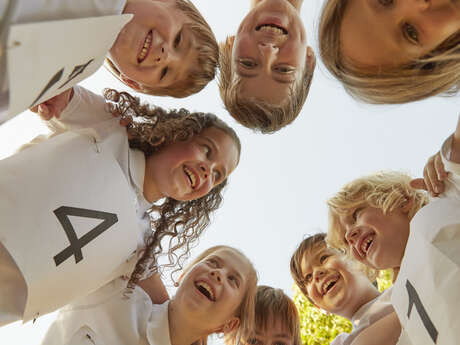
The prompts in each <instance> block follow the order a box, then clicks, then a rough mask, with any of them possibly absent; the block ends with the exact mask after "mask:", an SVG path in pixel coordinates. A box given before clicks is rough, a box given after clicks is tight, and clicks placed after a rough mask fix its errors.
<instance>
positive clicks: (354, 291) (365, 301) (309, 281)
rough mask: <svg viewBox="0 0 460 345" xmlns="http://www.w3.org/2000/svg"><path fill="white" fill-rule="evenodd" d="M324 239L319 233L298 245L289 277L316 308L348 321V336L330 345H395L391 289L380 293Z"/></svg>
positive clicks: (396, 330) (396, 335)
mask: <svg viewBox="0 0 460 345" xmlns="http://www.w3.org/2000/svg"><path fill="white" fill-rule="evenodd" d="M325 238H326V234H324V233H319V234H316V235H313V236H310V237H308V238H306V239H304V240H303V241H302V242H301V243H300V244H299V246H298V247H297V249H296V250H295V252H294V254H293V255H292V258H291V275H292V278H293V279H294V281H295V283H296V285H297V286H298V287H299V289H300V290H301V291H302V293H303V294H304V295H305V297H306V298H307V299H308V300H309V301H310V302H311V303H313V304H314V305H315V306H316V307H318V308H321V309H323V310H325V311H327V312H330V313H334V314H337V315H340V316H343V317H345V318H347V319H349V320H351V322H352V325H353V331H352V332H351V334H348V333H342V334H339V335H338V336H337V337H336V338H335V339H334V341H333V342H332V343H331V345H350V344H353V345H365V344H373V345H377V344H382V345H383V344H385V345H388V344H396V343H397V341H398V338H399V336H400V333H401V327H400V325H399V321H398V318H397V316H396V313H395V312H394V309H393V307H392V305H391V303H390V300H389V299H390V296H391V289H389V290H387V291H385V292H384V293H382V294H379V292H378V291H377V289H376V288H375V286H374V285H373V284H372V283H371V281H370V280H369V277H368V276H367V275H366V274H365V273H364V272H363V271H362V270H361V269H360V267H359V264H357V263H356V262H353V260H351V259H350V258H347V257H346V256H345V255H344V254H343V253H341V252H339V251H337V250H335V249H331V248H328V246H327V244H326V241H325ZM403 343H404V344H406V343H405V342H399V343H398V344H403Z"/></svg>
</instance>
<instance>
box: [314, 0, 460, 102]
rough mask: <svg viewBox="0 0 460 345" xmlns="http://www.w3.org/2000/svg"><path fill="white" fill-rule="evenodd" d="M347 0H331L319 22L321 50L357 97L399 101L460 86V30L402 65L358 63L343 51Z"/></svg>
mask: <svg viewBox="0 0 460 345" xmlns="http://www.w3.org/2000/svg"><path fill="white" fill-rule="evenodd" d="M346 5H347V1H346V0H328V1H326V3H325V4H324V7H323V9H322V13H321V19H320V25H319V51H320V55H321V58H322V61H323V63H324V65H325V66H326V68H327V69H328V70H329V72H330V73H331V74H332V75H333V76H334V77H335V78H337V79H338V80H339V81H340V82H341V83H342V84H343V86H344V88H345V90H346V91H347V92H348V93H349V94H350V95H351V96H352V97H353V98H355V99H357V100H360V101H363V102H367V103H373V104H399V103H407V102H413V101H417V100H421V99H424V98H427V97H430V96H434V95H437V94H443V95H454V94H456V93H458V92H459V90H460V44H459V43H460V32H456V33H455V34H453V35H452V36H450V37H449V38H447V39H446V40H445V41H444V42H442V43H441V44H440V45H438V46H437V47H436V48H435V49H433V50H432V51H431V52H430V53H428V54H427V55H425V56H422V57H420V58H418V59H417V60H415V61H411V62H409V63H406V64H404V65H401V66H396V67H380V68H379V69H378V70H376V69H373V70H370V69H366V68H363V67H359V66H355V65H353V63H352V62H351V61H349V60H347V59H345V58H344V57H343V56H342V54H341V52H340V46H341V44H340V28H341V23H342V19H343V14H344V12H345V9H346Z"/></svg>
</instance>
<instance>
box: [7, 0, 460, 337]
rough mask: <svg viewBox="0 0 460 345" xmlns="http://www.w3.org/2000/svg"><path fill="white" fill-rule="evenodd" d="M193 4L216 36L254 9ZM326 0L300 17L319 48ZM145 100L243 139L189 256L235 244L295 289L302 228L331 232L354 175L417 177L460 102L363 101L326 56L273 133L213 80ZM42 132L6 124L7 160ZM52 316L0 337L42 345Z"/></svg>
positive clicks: (22, 120)
mask: <svg viewBox="0 0 460 345" xmlns="http://www.w3.org/2000/svg"><path fill="white" fill-rule="evenodd" d="M194 3H195V4H196V5H197V7H198V8H199V9H200V10H201V12H202V13H203V15H204V16H205V17H206V19H207V20H208V22H209V23H210V25H211V27H212V28H213V30H214V32H215V34H216V36H217V38H218V40H223V39H224V38H225V37H226V35H228V34H232V33H235V32H236V29H237V27H238V24H239V21H240V20H241V19H242V18H243V17H244V15H245V13H247V11H248V9H249V0H232V1H216V0H194ZM321 4H322V1H320V0H306V1H305V3H304V5H303V9H302V14H301V15H302V18H303V20H304V23H305V26H306V28H307V32H308V40H309V44H310V45H312V46H313V48H314V49H315V51H317V41H316V36H317V30H316V28H317V26H318V21H317V18H318V13H319V10H320V6H321ZM84 86H86V87H88V88H90V89H92V90H94V91H95V92H100V90H101V89H102V88H103V87H106V86H114V87H116V88H119V89H120V88H123V86H122V85H121V84H119V83H117V82H116V81H115V80H114V79H113V78H112V77H111V76H110V75H109V74H108V73H107V72H105V71H104V70H100V71H99V72H98V73H96V74H95V75H94V76H93V77H91V78H89V79H87V80H86V81H85V82H84ZM146 99H148V100H149V101H151V102H152V103H154V104H157V105H161V106H163V107H167V108H178V107H185V108H188V109H190V110H198V111H205V112H214V113H216V114H217V115H218V116H220V117H222V118H223V119H224V120H226V121H227V122H229V123H230V124H231V125H233V126H234V127H235V128H236V130H237V132H238V134H239V135H240V137H241V141H242V145H243V150H242V156H241V161H240V165H239V167H238V168H237V169H236V171H235V172H234V173H233V175H232V176H231V178H230V183H229V186H228V188H227V190H226V193H225V197H224V204H223V206H222V208H221V209H220V210H219V211H218V212H217V214H216V217H215V219H214V222H213V224H212V225H211V226H210V227H209V228H208V229H207V231H206V232H205V234H204V236H203V237H202V239H201V242H200V245H199V246H198V247H197V248H195V249H194V250H193V253H192V254H197V253H199V252H201V251H202V250H204V249H206V248H207V247H209V246H212V245H215V244H228V245H232V246H235V247H238V248H240V249H241V250H242V251H243V252H244V253H246V254H247V255H248V256H249V257H250V259H251V260H252V261H253V263H254V265H255V266H256V268H257V270H258V272H259V277H260V283H261V284H267V285H272V286H275V287H280V288H282V289H284V291H285V292H286V293H287V294H289V295H292V288H291V287H292V284H293V281H292V279H291V277H290V274H289V260H290V257H291V254H292V252H293V251H294V249H295V247H296V245H297V244H298V242H299V241H301V240H302V238H303V236H304V235H305V234H313V233H315V232H318V231H325V230H326V225H327V212H326V206H325V201H326V199H327V198H328V197H330V196H331V195H332V194H333V193H335V192H336V191H337V190H338V189H339V188H340V187H341V186H342V185H343V184H344V183H346V182H348V181H349V180H351V179H353V178H356V177H358V176H360V175H362V174H367V173H371V172H374V171H377V170H389V169H396V170H403V171H406V172H409V173H411V174H412V175H414V176H420V175H421V174H422V170H423V166H424V164H425V162H426V161H427V159H428V157H429V156H430V155H432V154H433V153H435V152H436V151H437V150H438V149H439V147H440V145H441V143H442V141H443V139H444V138H446V137H447V136H448V135H449V134H450V133H451V132H452V131H453V130H454V128H455V124H456V121H457V117H458V111H459V105H460V98H459V97H456V98H449V99H448V98H442V97H438V98H432V99H429V100H426V101H422V102H417V103H412V104H408V105H401V106H370V105H365V104H360V103H357V102H356V101H354V100H353V99H351V98H350V97H349V96H348V95H347V94H345V92H344V91H343V89H342V87H341V86H340V84H339V83H338V82H336V81H335V80H334V79H333V78H332V77H331V76H330V75H328V73H327V72H326V70H325V68H324V66H323V65H322V64H321V62H319V63H318V66H317V70H316V73H315V76H314V79H313V85H312V88H311V91H310V95H309V97H308V100H307V102H306V104H305V106H304V108H303V110H302V113H301V114H300V115H299V117H298V119H297V120H296V121H295V122H294V123H293V125H291V126H289V127H287V128H285V129H283V130H282V131H281V132H279V133H276V134H273V135H256V134H254V133H252V132H251V131H249V130H247V129H246V128H243V127H242V126H240V125H238V124H236V122H235V121H234V120H233V119H232V118H231V117H230V116H229V115H228V114H227V113H226V111H225V110H224V108H223V105H222V102H221V100H220V98H219V95H218V90H217V85H216V83H215V82H212V83H210V84H209V86H208V87H206V89H205V90H204V91H202V92H201V93H199V94H198V95H195V96H192V97H189V98H187V99H181V100H176V99H172V98H161V97H147V98H146ZM40 130H43V127H40V123H39V121H37V119H36V118H35V116H34V115H31V114H24V115H21V116H20V117H18V118H16V119H14V120H12V121H10V122H9V123H6V124H4V125H3V126H1V127H0V157H5V156H7V155H9V154H11V152H12V150H13V149H14V147H16V146H17V145H19V144H21V143H23V142H26V141H27V140H29V139H30V138H31V137H32V136H33V135H34V133H37V132H38V131H40ZM171 291H172V290H171ZM52 317H53V314H51V316H50V315H49V316H45V317H42V318H40V319H39V320H37V322H36V323H35V324H33V325H32V324H31V323H28V324H26V325H25V326H21V325H20V324H19V323H15V324H12V325H9V326H6V327H3V328H1V329H0V339H1V340H2V341H1V343H2V344H8V345H23V344H28V345H38V344H40V341H41V339H42V337H43V335H44V333H45V331H46V328H47V327H48V325H49V324H50V322H51V320H52ZM5 339H7V340H8V341H7V342H4V340H5Z"/></svg>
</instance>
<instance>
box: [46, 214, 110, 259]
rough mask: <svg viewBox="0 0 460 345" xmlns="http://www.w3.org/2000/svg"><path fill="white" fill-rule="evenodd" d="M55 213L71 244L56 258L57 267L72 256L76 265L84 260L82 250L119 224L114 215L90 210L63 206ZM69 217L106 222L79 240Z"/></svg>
mask: <svg viewBox="0 0 460 345" xmlns="http://www.w3.org/2000/svg"><path fill="white" fill-rule="evenodd" d="M53 212H54V214H55V215H56V217H57V219H58V220H59V223H61V225H62V228H63V229H64V231H65V233H66V235H67V238H68V239H69V242H70V245H69V246H68V247H67V248H65V249H64V250H62V251H61V252H60V253H58V254H57V255H56V256H54V262H55V263H56V267H57V266H59V265H60V264H62V263H63V262H64V261H66V260H67V259H68V258H70V257H71V256H72V255H73V256H74V257H75V263H78V262H80V261H81V260H83V253H82V252H81V249H82V248H83V247H84V246H86V245H87V244H88V243H89V242H91V241H92V240H94V239H95V238H96V237H97V236H99V235H100V234H102V233H103V232H104V231H106V230H107V229H109V228H110V227H111V226H112V225H113V224H115V223H116V222H118V217H117V215H116V214H114V213H108V212H102V211H95V210H88V209H85V208H77V207H69V206H61V207H59V208H57V209H55V210H54V211H53ZM68 216H77V217H85V218H94V219H103V220H104V221H103V222H102V223H101V224H99V225H97V226H96V227H95V228H94V229H92V230H91V231H89V232H87V233H86V234H85V235H83V236H82V237H81V238H78V237H77V234H76V233H75V230H74V228H73V226H72V223H70V220H69V217H68Z"/></svg>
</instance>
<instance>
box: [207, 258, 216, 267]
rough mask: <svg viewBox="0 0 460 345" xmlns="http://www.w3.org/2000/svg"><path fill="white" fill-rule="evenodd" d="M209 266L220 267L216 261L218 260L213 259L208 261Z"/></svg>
mask: <svg viewBox="0 0 460 345" xmlns="http://www.w3.org/2000/svg"><path fill="white" fill-rule="evenodd" d="M208 264H209V266H211V267H218V262H217V260H216V259H213V258H211V259H208Z"/></svg>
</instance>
